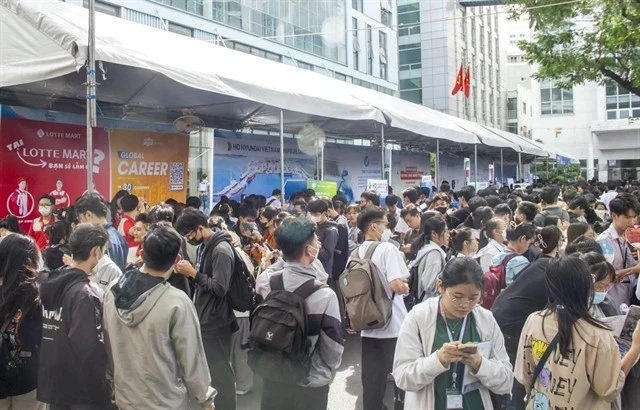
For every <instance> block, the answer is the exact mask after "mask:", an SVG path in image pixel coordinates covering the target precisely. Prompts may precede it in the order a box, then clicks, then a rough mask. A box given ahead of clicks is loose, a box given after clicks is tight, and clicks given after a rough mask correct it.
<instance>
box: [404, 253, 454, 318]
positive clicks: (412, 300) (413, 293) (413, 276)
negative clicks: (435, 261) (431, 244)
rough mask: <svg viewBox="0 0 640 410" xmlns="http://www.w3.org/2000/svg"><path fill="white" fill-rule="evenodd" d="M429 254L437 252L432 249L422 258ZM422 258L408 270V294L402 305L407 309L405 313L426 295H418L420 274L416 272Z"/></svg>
mask: <svg viewBox="0 0 640 410" xmlns="http://www.w3.org/2000/svg"><path fill="white" fill-rule="evenodd" d="M431 252H438V250H437V249H432V250H430V251H429V252H427V253H425V254H424V255H422V258H426V257H427V255H428V254H430V253H431ZM422 258H420V261H417V263H415V264H414V265H413V266H412V267H411V269H409V294H408V295H407V296H405V297H404V305H405V307H406V308H407V312H410V311H411V309H413V307H414V306H415V305H417V304H418V303H420V302H422V299H424V296H425V294H426V292H425V291H424V290H423V291H422V294H421V295H418V283H420V272H418V269H419V268H420V262H421V261H422ZM444 262H445V261H443V264H442V265H443V267H444Z"/></svg>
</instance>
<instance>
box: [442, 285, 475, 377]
mask: <svg viewBox="0 0 640 410" xmlns="http://www.w3.org/2000/svg"><path fill="white" fill-rule="evenodd" d="M441 303H442V297H440V301H439V302H438V311H439V312H440V316H441V317H442V320H443V321H444V326H445V328H446V329H447V336H448V337H449V342H452V343H453V332H451V329H449V324H448V323H447V318H446V317H445V316H444V312H443V311H442V309H440V304H441ZM468 317H469V315H467V316H465V317H464V319H463V320H462V327H461V328H460V338H459V342H460V343H462V338H463V337H464V330H465V328H466V327H467V318H468ZM451 378H452V379H453V381H452V387H453V388H454V389H456V381H457V380H458V362H456V363H455V364H454V365H453V374H452V375H451Z"/></svg>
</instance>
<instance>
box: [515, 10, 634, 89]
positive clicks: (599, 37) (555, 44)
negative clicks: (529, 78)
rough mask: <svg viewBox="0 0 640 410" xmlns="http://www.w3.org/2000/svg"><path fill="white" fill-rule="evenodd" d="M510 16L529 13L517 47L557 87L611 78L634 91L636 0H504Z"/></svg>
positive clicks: (539, 75) (542, 75)
mask: <svg viewBox="0 0 640 410" xmlns="http://www.w3.org/2000/svg"><path fill="white" fill-rule="evenodd" d="M506 3H508V4H511V6H510V14H511V18H513V19H519V18H520V17H522V16H527V17H528V18H529V22H530V25H531V27H532V28H533V29H535V30H536V32H535V34H534V36H533V40H532V41H525V40H521V41H519V42H518V46H519V47H520V49H522V50H523V51H524V53H525V59H526V60H527V61H528V62H529V63H532V64H536V65H537V66H538V71H537V73H535V74H534V77H535V78H537V79H550V80H555V81H556V84H558V86H559V87H561V88H571V87H572V86H574V85H578V84H583V83H585V82H587V81H597V82H600V83H602V82H605V81H609V80H610V81H613V82H614V83H617V84H619V85H620V86H621V87H623V88H626V89H627V90H629V91H630V92H632V93H633V94H636V95H638V96H640V2H638V1H637V0H575V1H572V0H507V1H506Z"/></svg>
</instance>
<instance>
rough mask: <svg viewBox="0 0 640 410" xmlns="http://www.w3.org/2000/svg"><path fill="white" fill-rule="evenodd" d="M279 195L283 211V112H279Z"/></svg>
mask: <svg viewBox="0 0 640 410" xmlns="http://www.w3.org/2000/svg"><path fill="white" fill-rule="evenodd" d="M280 195H281V196H282V200H281V201H280V202H281V203H282V208H283V209H284V111H283V110H280Z"/></svg>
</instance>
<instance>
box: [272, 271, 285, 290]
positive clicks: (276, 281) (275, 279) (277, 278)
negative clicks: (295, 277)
mask: <svg viewBox="0 0 640 410" xmlns="http://www.w3.org/2000/svg"><path fill="white" fill-rule="evenodd" d="M269 287H270V288H271V290H272V291H273V290H284V279H283V278H282V274H281V273H279V274H277V275H271V277H270V278H269Z"/></svg>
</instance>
